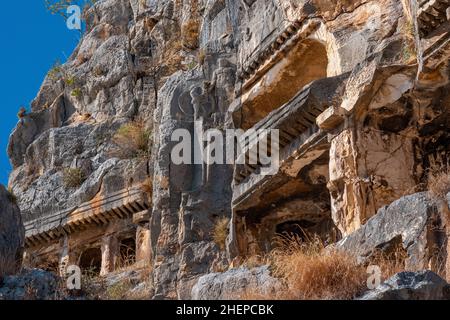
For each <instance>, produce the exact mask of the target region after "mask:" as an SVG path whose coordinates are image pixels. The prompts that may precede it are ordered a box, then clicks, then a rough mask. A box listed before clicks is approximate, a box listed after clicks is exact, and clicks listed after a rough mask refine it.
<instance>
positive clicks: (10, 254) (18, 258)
mask: <svg viewBox="0 0 450 320" xmlns="http://www.w3.org/2000/svg"><path fill="white" fill-rule="evenodd" d="M24 238H25V230H24V227H23V224H22V218H21V215H20V210H19V207H18V206H17V204H16V201H15V196H14V195H12V194H11V193H9V192H8V191H7V190H6V189H5V187H3V186H1V185H0V277H1V276H3V275H7V274H13V273H15V272H16V271H17V270H18V269H19V268H20V266H21V263H22V253H23V246H24Z"/></svg>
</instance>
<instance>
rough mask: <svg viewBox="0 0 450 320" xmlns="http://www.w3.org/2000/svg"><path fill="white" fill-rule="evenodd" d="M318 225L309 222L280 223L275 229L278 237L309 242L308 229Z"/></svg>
mask: <svg viewBox="0 0 450 320" xmlns="http://www.w3.org/2000/svg"><path fill="white" fill-rule="evenodd" d="M315 225H316V224H315V223H313V222H311V221H308V220H297V221H286V222H283V223H280V224H278V225H277V226H276V228H275V234H276V236H282V237H288V238H293V237H295V238H298V239H299V240H301V241H302V242H307V241H309V238H308V228H311V227H313V226H315Z"/></svg>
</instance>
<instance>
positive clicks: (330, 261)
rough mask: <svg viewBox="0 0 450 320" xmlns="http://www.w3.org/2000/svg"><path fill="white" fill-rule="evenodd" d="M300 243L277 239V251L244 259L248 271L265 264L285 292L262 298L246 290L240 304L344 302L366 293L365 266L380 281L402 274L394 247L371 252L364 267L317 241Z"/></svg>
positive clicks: (399, 249)
mask: <svg viewBox="0 0 450 320" xmlns="http://www.w3.org/2000/svg"><path fill="white" fill-rule="evenodd" d="M306 236H307V238H308V240H307V241H308V242H303V241H302V240H301V239H300V238H299V237H298V236H295V235H284V236H279V237H278V238H277V239H276V240H275V242H276V245H277V248H276V249H274V250H273V251H272V252H271V253H270V254H269V255H267V256H265V257H261V256H255V257H251V258H248V259H247V260H246V262H245V263H244V264H245V265H246V266H247V267H248V268H253V267H255V266H260V265H263V264H268V265H269V266H270V269H271V270H272V275H273V276H274V277H277V278H279V279H281V280H282V281H283V283H284V284H285V285H286V289H285V290H280V291H279V292H275V293H271V294H262V293H261V292H259V291H258V288H248V289H247V290H245V291H244V292H242V293H240V294H239V298H240V299H243V300H279V299H282V300H330V299H331V300H348V299H353V298H355V297H357V296H359V295H361V294H362V293H363V292H365V291H366V290H368V289H367V280H368V277H369V276H370V274H368V272H367V271H368V269H367V266H368V265H369V264H370V265H377V266H379V267H380V270H381V272H382V274H381V279H380V280H381V281H382V282H383V281H385V280H387V279H388V278H390V277H391V276H393V275H394V274H396V273H398V272H402V271H404V270H405V258H406V252H405V250H404V249H403V248H402V247H395V248H393V249H392V250H390V252H383V251H381V250H377V251H375V253H374V254H373V255H372V256H371V259H370V261H369V262H367V263H366V264H358V262H357V260H356V258H355V257H353V256H352V255H350V254H348V253H346V252H343V251H339V250H336V249H329V248H325V247H324V245H323V242H322V240H320V238H319V237H317V236H316V237H309V236H308V235H306Z"/></svg>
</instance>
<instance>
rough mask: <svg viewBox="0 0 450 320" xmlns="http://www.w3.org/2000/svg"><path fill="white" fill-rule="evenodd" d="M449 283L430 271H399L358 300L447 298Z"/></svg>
mask: <svg viewBox="0 0 450 320" xmlns="http://www.w3.org/2000/svg"><path fill="white" fill-rule="evenodd" d="M449 298H450V286H449V284H448V283H447V282H446V281H445V280H444V279H442V278H441V277H439V276H438V275H437V274H435V273H434V272H432V271H421V272H400V273H397V274H396V275H394V276H393V277H392V278H390V279H388V280H387V281H385V282H384V283H383V284H381V285H380V286H379V287H378V288H376V289H374V290H372V291H369V292H368V293H366V294H364V296H362V297H361V298H359V300H448V299H449Z"/></svg>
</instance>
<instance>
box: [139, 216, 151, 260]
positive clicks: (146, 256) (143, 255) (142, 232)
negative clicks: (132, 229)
mask: <svg viewBox="0 0 450 320" xmlns="http://www.w3.org/2000/svg"><path fill="white" fill-rule="evenodd" d="M136 263H138V264H139V265H143V266H147V265H150V263H151V248H150V228H149V226H148V224H147V225H146V226H144V227H141V226H138V227H137V230H136Z"/></svg>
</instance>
